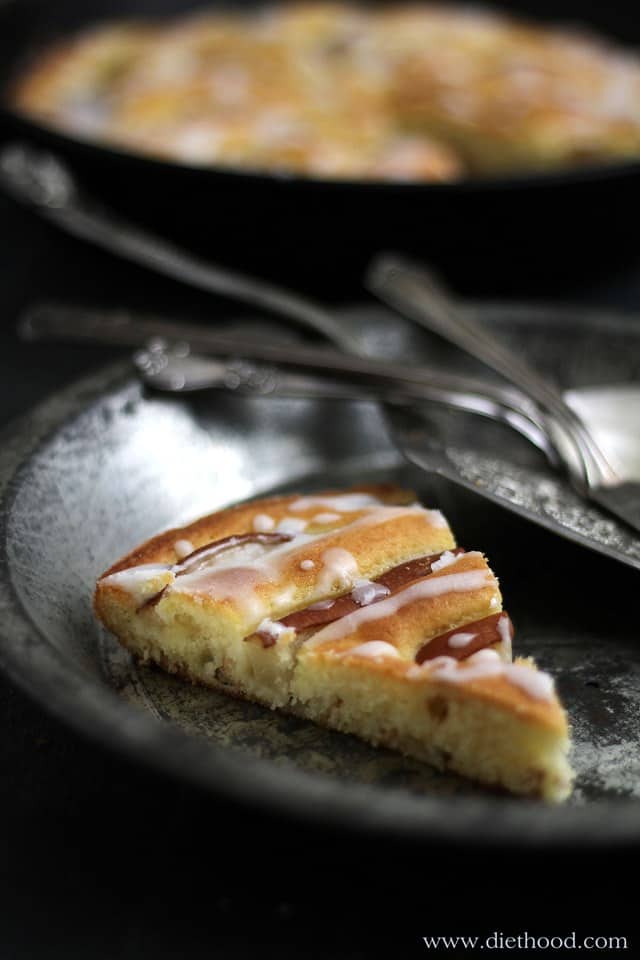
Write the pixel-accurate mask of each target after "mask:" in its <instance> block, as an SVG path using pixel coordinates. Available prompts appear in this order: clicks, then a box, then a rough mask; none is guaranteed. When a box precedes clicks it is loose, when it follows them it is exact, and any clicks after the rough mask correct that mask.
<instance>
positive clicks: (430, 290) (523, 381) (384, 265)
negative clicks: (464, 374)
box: [367, 254, 640, 531]
mask: <svg viewBox="0 0 640 960" xmlns="http://www.w3.org/2000/svg"><path fill="white" fill-rule="evenodd" d="M367 285H368V287H369V288H370V289H371V290H372V291H373V292H374V293H375V294H376V295H377V296H378V297H380V299H382V300H383V301H384V302H385V303H387V304H388V305H390V306H391V307H393V308H394V309H396V310H398V311H399V312H401V313H403V314H406V315H408V316H409V317H411V319H412V320H414V321H416V322H417V323H419V324H420V325H422V326H424V327H426V328H427V329H429V330H431V331H433V332H436V333H438V334H439V335H440V336H442V337H444V338H445V339H446V340H449V341H450V342H452V343H454V344H456V346H458V347H460V348H461V349H462V350H464V351H465V352H467V353H468V354H470V355H471V356H473V357H476V358H477V359H479V360H482V361H483V362H484V363H485V364H486V365H487V366H489V367H491V368H492V369H493V370H495V371H496V372H497V373H499V374H501V375H502V376H504V377H505V378H506V379H507V380H508V381H510V382H511V383H513V384H518V388H519V389H520V390H521V391H522V393H524V394H525V395H526V396H527V397H528V398H529V399H530V401H531V402H532V404H533V406H534V407H537V409H538V410H541V411H543V413H545V414H546V415H547V422H548V425H549V427H548V432H549V436H550V439H551V442H554V441H555V445H556V447H558V448H559V449H560V450H561V456H562V459H563V460H564V461H565V463H566V464H567V466H568V467H569V470H570V475H571V477H572V479H573V481H574V482H575V483H577V484H578V485H579V489H580V492H581V493H583V495H584V496H586V497H588V498H589V499H591V500H593V501H594V502H595V503H597V504H598V505H599V506H601V507H604V508H605V509H606V510H607V511H608V512H610V513H613V514H614V515H615V516H617V517H618V518H619V519H621V520H622V521H623V522H624V523H627V524H628V525H629V526H631V527H632V528H633V529H634V530H636V531H640V484H636V483H633V482H630V481H626V482H625V481H624V480H623V479H622V478H621V477H619V476H618V474H617V473H616V472H615V470H614V469H613V468H612V466H611V464H610V463H609V462H608V460H607V458H606V456H605V455H604V453H603V452H602V450H601V449H600V447H599V445H598V443H597V442H596V440H595V439H594V437H593V436H592V434H591V432H590V430H589V429H588V427H587V426H586V425H585V424H584V422H583V421H582V419H581V417H580V416H579V415H578V414H577V413H576V412H575V410H573V409H572V408H571V407H570V406H569V405H568V404H567V403H566V402H565V400H564V398H563V397H562V395H561V393H560V392H559V391H558V390H556V388H555V387H553V386H552V385H551V384H549V383H548V382H547V381H546V380H545V379H544V378H542V377H540V376H539V374H538V373H537V372H536V371H535V370H533V369H532V368H531V367H530V366H529V365H528V364H527V363H526V362H525V361H524V360H523V359H521V358H520V357H517V356H515V355H514V354H513V353H512V351H511V350H510V349H509V348H508V347H506V346H505V345H504V344H502V343H500V342H499V341H498V340H496V338H495V337H494V336H493V335H492V334H491V332H490V331H488V330H487V329H486V328H485V327H483V326H482V325H481V324H480V323H477V322H476V320H475V319H474V318H473V317H472V316H471V315H470V314H469V312H468V311H465V310H463V309H460V308H459V306H458V305H457V303H456V301H455V299H454V298H452V297H451V296H450V295H449V294H448V293H447V291H446V290H445V289H444V288H443V287H442V285H441V284H440V283H439V281H438V280H437V279H436V278H435V277H434V276H433V274H432V273H431V272H430V271H429V270H427V269H425V268H422V267H418V266H415V265H413V264H411V263H408V262H406V261H405V260H403V259H402V258H399V257H396V256H393V255H388V254H385V255H381V256H380V257H379V258H377V259H376V260H375V261H374V262H373V263H372V264H371V266H370V268H369V271H368V275H367ZM558 430H560V431H561V434H563V435H564V436H565V437H566V440H567V441H568V442H569V443H570V445H571V446H572V447H573V450H574V452H575V454H576V459H577V467H576V459H574V458H572V457H570V456H567V455H566V452H564V453H562V443H560V444H559V443H558V439H557V438H558Z"/></svg>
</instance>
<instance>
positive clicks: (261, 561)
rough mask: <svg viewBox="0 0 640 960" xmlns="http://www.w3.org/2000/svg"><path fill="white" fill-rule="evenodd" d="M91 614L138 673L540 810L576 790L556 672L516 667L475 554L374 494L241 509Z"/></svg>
mask: <svg viewBox="0 0 640 960" xmlns="http://www.w3.org/2000/svg"><path fill="white" fill-rule="evenodd" d="M95 610H96V613H97V615H98V617H99V618H100V620H102V622H103V623H104V624H105V625H106V627H107V628H108V629H109V630H110V631H111V632H112V633H113V634H115V636H116V637H117V638H118V639H119V640H120V642H121V643H122V644H124V646H125V647H127V648H128V650H130V651H131V653H132V654H134V655H135V656H136V657H137V658H139V660H141V661H142V662H151V663H155V664H158V665H159V666H160V667H162V668H164V669H165V670H168V671H170V672H171V673H175V674H178V675H179V676H181V677H184V678H185V679H188V680H191V681H192V682H194V683H199V684H205V685H207V686H210V687H216V688H219V689H222V690H225V691H228V692H229V693H230V694H232V695H234V696H239V697H245V698H247V699H250V700H255V701H257V702H259V703H262V704H265V705H266V706H268V707H271V708H280V709H283V710H287V711H289V712H292V713H295V714H297V715H299V716H303V717H307V718H309V719H311V720H314V721H315V722H317V723H319V724H322V725H324V726H327V727H330V728H333V729H336V730H340V731H344V732H347V733H352V734H355V735H356V736H359V737H361V738H362V739H363V740H366V741H368V742H369V743H372V744H375V745H384V746H387V747H391V748H394V749H396V750H399V751H400V752H402V753H403V754H405V755H407V756H409V757H414V758H417V759H419V760H424V761H427V762H428V763H430V764H432V765H435V766H436V767H438V768H440V769H450V770H453V771H455V772H457V773H460V774H462V775H465V776H468V777H471V778H473V779H475V780H478V781H480V782H482V783H485V784H488V785H491V786H496V787H502V788H505V789H507V790H510V791H512V792H515V793H519V794H528V795H533V796H540V797H544V798H546V799H550V800H560V799H562V798H564V797H565V796H566V795H567V794H568V792H569V790H570V786H571V780H572V773H571V769H570V767H569V764H568V761H567V752H568V746H569V737H568V726H567V720H566V716H565V713H564V710H563V708H562V706H561V704H560V702H559V701H558V698H557V696H556V694H555V692H554V685H553V681H552V679H551V677H550V676H549V675H548V674H546V673H543V672H541V671H539V670H538V669H537V668H536V666H535V665H534V663H533V662H532V661H531V660H528V659H518V660H516V661H515V662H513V661H512V655H511V642H512V637H513V627H512V624H511V621H510V619H509V616H508V614H507V613H506V612H505V611H504V610H503V609H502V597H501V594H500V589H499V586H498V581H497V579H496V577H495V575H494V574H493V572H492V571H491V569H490V567H489V565H488V564H487V561H486V560H485V558H484V556H483V555H482V554H481V553H479V552H477V551H475V550H471V551H466V550H464V549H462V548H460V547H458V546H456V543H455V540H454V537H453V534H452V532H451V530H450V528H449V526H448V524H447V521H446V520H445V518H444V517H443V515H442V514H441V513H440V512H439V511H438V510H429V509H426V508H425V507H423V506H421V505H420V504H418V503H416V502H415V497H414V495H413V494H412V493H410V492H407V491H404V490H401V489H399V488H397V487H394V486H388V485H377V486H371V487H363V488H358V489H356V490H351V491H347V492H334V491H330V492H327V493H320V494H313V495H309V496H307V495H289V496H279V497H272V498H269V499H264V500H261V501H254V502H251V503H245V504H241V505H239V506H235V507H231V508H229V509H225V510H222V511H219V512H217V513H214V514H211V515H210V516H207V517H204V518H202V519H200V520H197V521H196V522H194V523H192V524H190V525H189V526H186V527H183V528H181V529H176V530H170V531H168V532H166V533H163V534H161V535H159V536H157V537H154V538H153V539H152V540H149V541H148V542H147V543H145V544H143V545H142V546H140V547H138V548H137V549H136V550H134V551H133V552H131V553H129V554H128V555H127V556H126V557H124V558H123V559H122V560H120V561H119V562H118V563H116V564H115V565H114V566H113V567H111V569H110V570H108V571H107V572H106V573H105V574H104V575H103V576H102V577H101V578H100V579H99V581H98V584H97V588H96V594H95Z"/></svg>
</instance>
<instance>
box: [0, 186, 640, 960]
mask: <svg viewBox="0 0 640 960" xmlns="http://www.w3.org/2000/svg"><path fill="white" fill-rule="evenodd" d="M0 225H1V231H0V243H1V247H0V308H1V320H0V419H1V420H2V421H3V422H8V421H10V420H11V419H13V418H15V417H18V416H19V415H20V414H21V413H22V412H24V411H25V410H27V409H28V408H29V407H31V406H32V405H34V404H35V403H37V402H40V401H41V400H43V398H45V397H46V396H47V394H49V393H50V392H52V391H54V390H56V389H58V388H59V387H61V386H63V385H65V384H66V383H68V382H70V381H71V380H72V379H74V378H76V377H78V376H80V375H83V374H84V373H86V372H87V371H88V370H90V369H92V368H96V367H98V366H100V365H102V364H104V363H106V362H109V361H110V360H111V359H113V358H114V357H116V356H118V354H117V353H116V352H115V351H111V352H109V351H106V350H102V349H101V350H96V349H95V348H92V347H87V346H82V347H80V346H78V347H70V346H56V345H54V346H51V345H47V346H44V345H38V346H35V345H25V344H22V343H20V342H19V341H18V339H17V337H16V334H15V324H16V320H17V318H18V316H19V315H20V313H21V311H22V310H23V309H24V308H25V307H26V306H27V305H29V304H32V303H34V302H36V301H38V300H41V299H44V298H47V299H57V300H62V301H65V302H76V303H84V304H93V305H95V304H102V305H111V306H123V305H126V306H127V307H132V308H134V309H144V310H158V311H160V312H162V313H165V314H167V315H170V316H171V315H175V316H183V317H185V318H196V319H198V318H200V319H203V318H207V317H211V316H213V317H215V316H216V315H220V314H221V313H222V312H223V310H224V309H225V308H224V306H223V305H220V304H215V303H212V302H211V301H210V300H207V299H206V298H204V297H201V296H199V295H197V294H192V293H190V292H189V291H187V290H185V289H183V288H181V287H180V286H179V285H178V284H174V283H171V282H168V281H162V280H159V279H157V278H155V277H152V276H151V275H149V274H147V273H145V272H144V271H143V270H141V269H137V268H134V267H131V266H128V265H125V264H123V263H120V262H118V261H116V260H115V259H113V258H111V257H109V256H107V255H106V254H102V253H98V252H95V251H93V250H90V249H87V248H85V247H83V246H81V245H80V244H79V243H77V242H75V241H72V240H69V239H67V238H64V237H61V236H60V235H59V234H57V233H55V232H54V231H53V229H52V228H50V227H47V226H44V225H43V224H41V223H39V222H38V221H36V220H35V219H34V218H33V217H32V216H31V215H30V214H29V215H27V214H25V213H23V212H22V211H21V210H18V209H17V208H16V207H15V206H14V205H13V204H10V203H9V202H8V201H5V200H4V199H3V198H2V197H0ZM471 292H472V291H471ZM496 292H498V291H496ZM540 292H541V291H540V290H539V289H538V290H537V293H538V294H540ZM543 293H544V294H546V295H553V296H554V297H556V298H562V299H566V300H574V301H582V302H585V303H589V304H592V305H593V304H595V303H601V304H605V303H606V304H610V305H620V306H623V307H626V308H628V309H634V308H637V309H639V310H640V247H639V258H638V264H637V267H636V266H635V265H631V266H629V265H626V266H625V268H624V269H621V270H620V271H619V272H618V273H613V274H611V273H610V274H609V275H607V276H597V277H593V276H590V277H584V278H583V281H582V282H581V284H580V285H579V286H578V285H576V282H575V280H573V281H572V283H571V284H570V285H569V284H567V285H563V284H562V283H561V282H559V280H558V278H557V277H556V280H555V289H552V290H548V291H543ZM523 294H526V295H528V296H530V295H531V291H530V290H523ZM0 758H1V760H2V775H1V777H0V784H1V785H0V796H1V802H2V808H1V811H0V816H1V819H0V823H1V824H2V832H3V835H4V841H3V845H2V846H3V850H2V856H0V886H1V890H0V960H5V958H7V960H8V958H16V960H17V958H27V957H29V958H41V957H43V958H50V957H51V958H53V957H56V958H57V957H60V958H65V960H68V958H72V957H82V958H103V957H104V958H109V960H112V958H113V960H115V958H130V957H154V958H159V960H160V958H165V957H185V958H191V957H203V958H204V957H207V958H209V957H213V956H220V957H227V956H229V957H236V956H242V957H244V956H252V957H253V956H256V955H258V956H262V955H264V956H278V957H283V958H287V957H289V956H291V957H293V956H296V957H298V956H309V957H324V956H332V957H365V956H370V955H372V954H373V953H374V952H378V951H379V950H382V951H383V952H384V953H385V954H387V953H388V954H392V955H394V956H414V955H415V956H418V955H419V954H420V953H423V952H424V950H425V949H426V948H425V947H424V944H423V943H421V941H420V939H419V938H420V937H421V936H423V935H427V934H432V933H434V932H435V933H443V934H451V935H455V934H465V933H474V932H475V933H486V932H491V931H494V930H497V931H504V932H505V933H507V932H510V933H518V932H523V931H525V930H529V931H537V932H538V933H539V934H540V935H542V934H546V935H549V936H550V935H553V934H557V933H561V934H567V933H570V932H571V931H572V930H577V931H579V932H582V933H584V934H594V935H602V934H604V935H610V934H616V935H626V936H630V934H631V930H630V927H631V925H632V920H633V916H632V907H631V891H632V885H631V886H627V885H626V882H625V881H624V879H623V874H622V870H623V869H624V868H625V867H627V866H629V865H632V864H634V862H635V858H636V857H637V854H638V850H626V851H617V852H616V853H615V854H614V853H613V852H611V851H609V852H606V851H605V852H604V853H602V854H598V855H591V856H590V857H586V856H584V855H582V854H581V853H580V851H555V852H553V853H552V852H550V851H540V853H539V855H535V854H532V855H528V856H527V858H526V860H524V859H523V857H522V856H521V855H519V854H517V853H513V852H509V851H506V850H505V851H499V850H497V851H494V852H493V853H492V854H491V855H487V854H476V853H474V852H473V851H469V850H465V849H453V850H452V849H450V848H449V849H447V850H439V849H425V848H424V847H422V846H416V845H412V844H403V845H395V846H393V845H390V844H380V843H379V842H378V841H377V840H375V839H374V838H368V837H354V836H348V835H342V834H332V833H328V832H324V831H319V830H314V831H310V830H308V829H307V828H305V827H303V826H301V825H297V824H293V823H287V822H283V821H281V820H276V819H271V818H266V817H265V816H264V815H263V814H260V813H259V812H258V810H257V809H251V808H246V809H245V808H238V807H233V806H232V805H230V804H229V803H222V802H220V801H218V800H217V799H216V798H215V797H212V796H209V795H205V794H204V793H202V792H200V791H199V790H197V789H195V788H192V787H189V786H186V785H184V784H180V783H176V782H174V781H172V780H170V779H168V778H166V777H164V776H162V775H160V774H158V773H154V772H151V771H149V770H146V769H142V768H140V767H137V766H134V765H133V764H132V763H131V762H130V761H127V760H125V759H123V758H121V757H120V756H118V755H117V754H115V753H111V752H109V751H107V750H105V749H104V748H102V747H98V746H96V745H95V744H93V743H91V742H89V741H88V740H85V739H83V738H82V736H79V735H78V734H76V733H74V732H72V731H71V730H69V729H67V728H66V727H65V726H64V725H63V724H62V723H60V722H59V721H58V720H56V719H53V718H52V717H51V716H49V715H48V714H47V713H46V712H45V710H43V709H42V707H41V706H39V705H37V704H34V703H33V702H31V701H30V700H29V699H28V697H26V696H25V695H24V694H23V693H22V692H21V691H20V690H19V689H17V688H16V687H15V686H14V685H13V684H12V683H10V682H9V681H7V680H6V679H5V678H4V677H2V676H0ZM627 891H628V892H627ZM432 952H434V951H432ZM601 952H602V951H601ZM510 953H511V955H513V953H514V951H513V950H511V951H510ZM449 955H450V956H453V955H461V952H452V951H449Z"/></svg>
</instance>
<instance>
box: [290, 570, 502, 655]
mask: <svg viewBox="0 0 640 960" xmlns="http://www.w3.org/2000/svg"><path fill="white" fill-rule="evenodd" d="M467 556H468V554H467ZM495 585H496V580H495V577H494V576H493V574H492V573H491V571H490V570H487V569H484V570H466V571H465V572H464V573H451V574H447V575H444V576H441V577H427V578H425V579H424V580H419V581H418V582H417V583H414V584H412V585H411V586H409V587H406V588H405V589H404V590H400V591H399V592H398V593H395V594H393V596H391V597H387V599H386V600H380V601H379V602H378V603H373V604H370V605H369V606H367V607H361V608H360V610H356V611H354V612H353V613H349V614H347V616H346V617H341V618H340V619H339V620H336V621H335V622H334V623H331V624H329V625H328V626H327V627H325V628H324V629H323V630H319V631H318V633H316V634H315V635H314V636H313V637H312V638H311V639H310V640H308V641H307V644H306V645H307V647H315V646H318V645H319V644H321V643H326V642H327V641H333V640H340V639H342V638H343V637H345V636H347V635H348V634H350V633H355V631H356V630H358V629H359V628H360V627H361V626H362V625H363V624H364V623H368V622H369V621H370V620H379V619H382V618H384V617H391V616H394V615H395V614H396V613H397V612H398V610H400V609H401V608H402V607H404V606H405V605H406V604H408V603H414V602H415V601H417V600H425V599H427V598H430V597H438V596H441V595H442V594H445V593H466V592H467V591H470V590H482V589H483V588H484V587H494V586H495Z"/></svg>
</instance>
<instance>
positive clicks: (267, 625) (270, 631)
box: [255, 617, 295, 640]
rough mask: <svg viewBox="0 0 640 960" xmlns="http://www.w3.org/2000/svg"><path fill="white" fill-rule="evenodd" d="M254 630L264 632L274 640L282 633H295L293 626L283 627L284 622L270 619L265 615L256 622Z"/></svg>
mask: <svg viewBox="0 0 640 960" xmlns="http://www.w3.org/2000/svg"><path fill="white" fill-rule="evenodd" d="M255 632H256V633H266V635H267V636H268V637H273V639H274V640H279V639H280V637H281V636H282V634H283V633H290V634H295V630H294V629H293V627H285V626H284V624H282V623H278V622H277V621H276V620H271V619H270V618H269V617H265V618H264V620H262V621H261V622H260V623H259V624H258V626H257V627H256V630H255Z"/></svg>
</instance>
